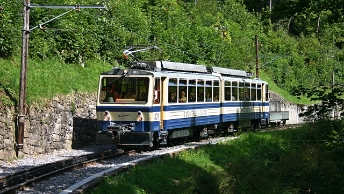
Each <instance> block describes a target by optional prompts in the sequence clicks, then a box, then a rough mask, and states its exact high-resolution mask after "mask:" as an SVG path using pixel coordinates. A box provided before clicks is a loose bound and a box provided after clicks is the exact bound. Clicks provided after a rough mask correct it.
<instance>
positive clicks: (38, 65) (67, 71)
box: [0, 59, 112, 105]
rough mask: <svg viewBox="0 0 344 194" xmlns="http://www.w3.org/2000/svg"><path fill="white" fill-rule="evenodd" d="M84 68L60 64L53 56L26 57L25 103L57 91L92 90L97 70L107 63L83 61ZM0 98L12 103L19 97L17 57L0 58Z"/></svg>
mask: <svg viewBox="0 0 344 194" xmlns="http://www.w3.org/2000/svg"><path fill="white" fill-rule="evenodd" d="M85 63H86V64H85V67H84V68H83V67H81V66H80V65H75V64H64V63H62V62H61V61H59V60H56V59H47V60H44V61H35V60H29V63H28V69H27V81H26V84H27V92H26V96H27V98H26V102H27V103H28V104H30V103H32V102H35V101H36V102H37V101H42V99H49V98H52V97H54V96H56V95H58V94H70V93H73V92H96V91H97V84H98V77H99V74H100V73H101V72H104V71H107V70H110V69H111V68H112V66H111V65H109V64H106V63H102V62H100V61H86V62H85ZM0 69H1V71H0V99H2V102H3V104H12V105H14V104H15V102H16V101H17V100H18V99H19V91H20V90H19V87H20V69H21V61H20V59H13V60H3V59H0Z"/></svg>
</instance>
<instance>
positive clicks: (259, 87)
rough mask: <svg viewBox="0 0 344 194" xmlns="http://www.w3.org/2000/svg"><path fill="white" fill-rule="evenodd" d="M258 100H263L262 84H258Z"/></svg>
mask: <svg viewBox="0 0 344 194" xmlns="http://www.w3.org/2000/svg"><path fill="white" fill-rule="evenodd" d="M257 100H262V85H261V84H257Z"/></svg>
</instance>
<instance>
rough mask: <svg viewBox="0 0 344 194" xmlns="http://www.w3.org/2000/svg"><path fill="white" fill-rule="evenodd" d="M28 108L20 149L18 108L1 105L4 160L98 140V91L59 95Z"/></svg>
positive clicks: (1, 156) (0, 148)
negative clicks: (45, 102)
mask: <svg viewBox="0 0 344 194" xmlns="http://www.w3.org/2000/svg"><path fill="white" fill-rule="evenodd" d="M36 107H42V106H38V105H32V106H31V107H29V108H27V109H26V116H25V129H24V145H23V147H24V148H23V149H22V150H20V151H19V152H18V153H16V149H15V147H16V138H15V137H16V136H15V125H16V123H17V119H16V115H17V114H16V113H15V109H14V108H13V107H11V108H8V107H4V108H1V109H0V160H11V159H14V158H16V156H17V154H18V157H25V156H26V155H38V154H45V153H50V152H53V151H54V150H60V149H75V148H80V147H83V146H86V145H91V144H93V143H94V140H95V128H96V94H72V95H68V96H57V97H55V98H53V99H52V100H50V102H49V103H47V105H46V106H44V107H43V108H36Z"/></svg>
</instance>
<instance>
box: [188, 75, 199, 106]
mask: <svg viewBox="0 0 344 194" xmlns="http://www.w3.org/2000/svg"><path fill="white" fill-rule="evenodd" d="M188 87H189V88H188V91H189V96H188V102H196V101H197V98H196V80H189V84H188Z"/></svg>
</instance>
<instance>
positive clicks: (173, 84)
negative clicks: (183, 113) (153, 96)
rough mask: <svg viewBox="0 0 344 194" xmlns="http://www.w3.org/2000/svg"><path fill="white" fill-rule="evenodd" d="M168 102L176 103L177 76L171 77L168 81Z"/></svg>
mask: <svg viewBox="0 0 344 194" xmlns="http://www.w3.org/2000/svg"><path fill="white" fill-rule="evenodd" d="M168 102H169V103H177V78H172V79H170V80H169V82H168Z"/></svg>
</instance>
